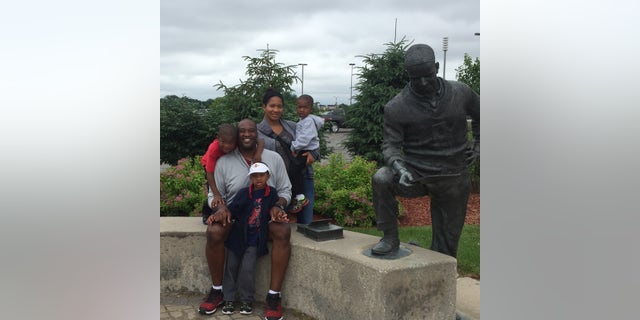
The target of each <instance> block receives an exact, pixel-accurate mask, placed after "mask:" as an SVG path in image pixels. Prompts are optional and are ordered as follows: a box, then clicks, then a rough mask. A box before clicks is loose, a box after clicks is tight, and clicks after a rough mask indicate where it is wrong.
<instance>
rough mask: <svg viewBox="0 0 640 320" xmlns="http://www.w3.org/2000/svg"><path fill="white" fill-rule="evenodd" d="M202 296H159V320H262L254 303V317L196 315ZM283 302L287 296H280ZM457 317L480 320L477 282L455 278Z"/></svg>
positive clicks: (298, 319)
mask: <svg viewBox="0 0 640 320" xmlns="http://www.w3.org/2000/svg"><path fill="white" fill-rule="evenodd" d="M204 296H205V295H204V294H202V293H191V292H185V293H162V294H161V295H160V319H161V320H187V319H209V320H231V319H244V320H261V319H264V306H265V304H264V302H263V301H256V303H254V306H253V307H254V310H253V314H251V315H242V314H240V313H238V312H236V313H234V314H232V315H224V314H222V311H221V310H220V309H218V310H217V311H216V312H215V313H214V314H213V315H210V316H204V315H200V314H199V313H198V306H199V305H200V302H202V299H203V298H204ZM283 298H284V299H286V297H283ZM456 315H457V316H458V318H459V319H460V320H479V319H480V281H478V280H475V279H472V278H464V277H463V278H458V279H457V285H456ZM284 318H285V319H287V320H316V319H315V318H312V317H310V316H307V315H305V314H303V313H301V312H298V311H296V310H290V309H284Z"/></svg>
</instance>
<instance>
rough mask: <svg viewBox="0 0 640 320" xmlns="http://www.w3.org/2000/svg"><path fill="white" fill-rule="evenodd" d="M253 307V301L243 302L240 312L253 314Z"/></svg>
mask: <svg viewBox="0 0 640 320" xmlns="http://www.w3.org/2000/svg"><path fill="white" fill-rule="evenodd" d="M252 313H253V307H252V306H251V302H243V303H242V305H241V306H240V314H252Z"/></svg>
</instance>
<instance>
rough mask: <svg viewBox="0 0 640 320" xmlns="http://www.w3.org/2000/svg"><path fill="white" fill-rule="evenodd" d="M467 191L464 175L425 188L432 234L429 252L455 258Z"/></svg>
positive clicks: (467, 178) (462, 225)
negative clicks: (429, 201)
mask: <svg viewBox="0 0 640 320" xmlns="http://www.w3.org/2000/svg"><path fill="white" fill-rule="evenodd" d="M470 187H471V184H470V181H469V174H468V173H463V174H462V175H461V176H460V177H455V178H447V179H443V180H439V181H435V182H434V183H433V184H431V183H430V184H429V190H430V191H431V192H430V194H431V223H432V230H433V237H432V240H431V250H433V251H437V252H441V253H444V254H446V255H449V256H451V257H454V258H455V257H456V256H457V254H458V241H459V240H460V234H461V233H462V228H463V227H464V218H465V216H466V215H467V201H468V200H469V192H470Z"/></svg>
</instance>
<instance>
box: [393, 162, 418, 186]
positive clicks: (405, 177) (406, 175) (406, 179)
mask: <svg viewBox="0 0 640 320" xmlns="http://www.w3.org/2000/svg"><path fill="white" fill-rule="evenodd" d="M393 168H394V169H395V170H396V171H397V172H398V175H399V176H400V181H399V183H400V185H402V186H405V187H411V186H413V184H414V183H415V178H414V177H413V174H412V173H411V171H409V170H408V169H407V168H406V167H405V166H404V164H403V163H402V162H400V161H394V162H393Z"/></svg>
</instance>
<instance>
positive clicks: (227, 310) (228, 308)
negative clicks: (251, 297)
mask: <svg viewBox="0 0 640 320" xmlns="http://www.w3.org/2000/svg"><path fill="white" fill-rule="evenodd" d="M234 312H236V307H234V306H233V301H225V302H224V306H222V313H223V314H233V313H234Z"/></svg>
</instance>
